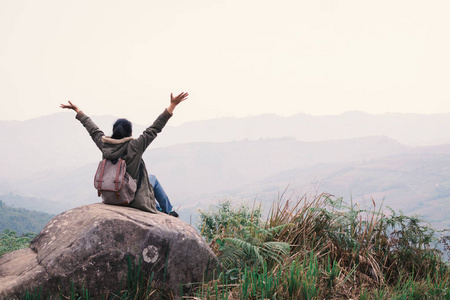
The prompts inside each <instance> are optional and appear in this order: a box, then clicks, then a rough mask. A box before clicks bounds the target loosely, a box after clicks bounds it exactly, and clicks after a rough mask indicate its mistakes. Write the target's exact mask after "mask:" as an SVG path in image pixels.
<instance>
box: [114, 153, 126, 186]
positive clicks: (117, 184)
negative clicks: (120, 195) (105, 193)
mask: <svg viewBox="0 0 450 300" xmlns="http://www.w3.org/2000/svg"><path fill="white" fill-rule="evenodd" d="M124 164H125V161H124V160H123V159H121V158H120V159H119V164H118V166H117V172H116V179H115V180H114V183H115V184H116V191H117V190H119V183H120V180H119V177H120V170H121V169H122V167H123V165H124Z"/></svg>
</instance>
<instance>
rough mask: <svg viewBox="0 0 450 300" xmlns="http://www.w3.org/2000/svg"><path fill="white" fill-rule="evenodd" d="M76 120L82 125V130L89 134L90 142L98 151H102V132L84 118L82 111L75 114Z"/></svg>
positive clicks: (88, 119)
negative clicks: (91, 141)
mask: <svg viewBox="0 0 450 300" xmlns="http://www.w3.org/2000/svg"><path fill="white" fill-rule="evenodd" d="M76 118H77V120H79V121H80V122H81V124H83V126H84V128H86V130H87V131H88V132H89V135H90V136H91V138H92V140H93V141H94V143H95V144H96V145H97V147H98V148H99V149H100V150H102V146H103V142H102V137H103V136H104V135H105V134H104V133H103V131H101V130H100V129H99V128H98V127H97V125H95V123H94V122H93V121H92V120H91V118H89V117H88V116H86V115H85V114H84V113H83V112H82V111H80V112H79V113H77V115H76Z"/></svg>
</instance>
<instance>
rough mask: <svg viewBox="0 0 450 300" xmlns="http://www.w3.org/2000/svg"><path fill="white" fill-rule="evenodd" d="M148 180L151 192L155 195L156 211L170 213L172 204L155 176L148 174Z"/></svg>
mask: <svg viewBox="0 0 450 300" xmlns="http://www.w3.org/2000/svg"><path fill="white" fill-rule="evenodd" d="M148 179H149V180H150V184H151V185H152V187H153V192H154V193H155V199H156V209H158V210H159V211H162V212H163V213H166V214H168V213H169V212H171V211H172V204H170V201H169V197H167V194H166V192H165V191H164V189H163V187H162V185H161V184H160V183H159V181H158V179H156V176H155V175H153V174H148Z"/></svg>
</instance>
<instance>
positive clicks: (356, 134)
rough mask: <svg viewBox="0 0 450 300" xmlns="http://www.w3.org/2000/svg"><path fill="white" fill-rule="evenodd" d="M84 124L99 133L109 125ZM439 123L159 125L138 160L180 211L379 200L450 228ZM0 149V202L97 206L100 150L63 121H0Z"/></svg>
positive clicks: (352, 116)
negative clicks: (306, 198)
mask: <svg viewBox="0 0 450 300" xmlns="http://www.w3.org/2000/svg"><path fill="white" fill-rule="evenodd" d="M155 117H156V116H155ZM93 119H94V121H95V122H96V123H98V125H99V126H100V127H101V128H104V130H105V133H106V134H109V133H110V132H108V130H110V127H111V124H112V123H113V122H114V120H115V117H111V116H104V117H93ZM152 119H153V118H152ZM449 123H450V115H412V114H408V115H394V114H387V115H369V114H365V113H359V112H352V113H346V114H342V115H338V116H314V117H313V116H306V115H295V116H292V117H279V116H275V115H263V116H259V117H251V118H240V119H237V118H224V119H216V120H209V121H199V122H191V123H186V124H183V125H181V126H178V127H170V126H168V127H167V128H165V129H164V131H163V133H162V134H161V135H160V136H159V137H158V138H157V139H156V140H155V142H154V143H153V144H152V145H150V148H149V149H148V150H147V152H146V154H145V155H144V159H145V161H146V164H147V167H148V168H149V171H150V172H151V173H154V174H156V175H157V176H158V178H159V179H160V182H161V184H162V185H163V186H164V188H165V189H166V191H167V193H168V194H169V197H170V198H171V200H172V202H173V204H174V205H175V207H177V208H179V210H180V211H185V212H187V213H192V212H193V211H195V209H196V208H198V207H205V205H208V204H209V203H213V202H215V201H217V200H218V199H224V198H232V199H237V200H238V199H243V200H253V199H255V198H256V199H257V200H261V201H263V202H265V203H272V202H273V200H274V199H276V197H277V195H278V193H281V192H283V191H284V190H285V189H287V192H288V193H290V195H294V194H295V195H302V194H304V193H316V192H329V193H332V194H335V195H336V196H344V197H345V198H346V199H348V200H350V197H352V198H353V199H354V200H355V201H363V200H368V199H370V197H374V199H375V200H376V201H377V202H381V201H382V200H383V199H385V201H384V204H385V205H389V206H392V207H394V208H396V209H402V210H404V211H405V212H406V213H408V212H414V213H418V214H424V215H426V216H427V217H429V218H431V219H432V220H433V221H437V223H436V224H439V225H442V224H448V222H445V220H450V209H448V208H447V207H448V205H446V201H447V200H448V198H447V194H446V193H447V192H446V191H447V189H448V188H447V187H448V186H449V181H450V173H448V172H447V171H448V170H447V169H446V166H449V165H450V155H449V154H450V140H449V139H450V135H446V132H445V131H446V128H448V127H449V125H450V124H449ZM169 124H170V123H169ZM143 128H144V127H143V126H140V125H135V126H134V129H133V132H134V133H135V134H136V135H137V134H138V133H139V132H140V131H142V130H143ZM379 133H383V134H379ZM0 141H1V142H2V144H3V145H4V147H1V148H0V154H2V157H4V158H7V159H4V160H3V161H2V164H0V195H5V197H4V202H7V203H8V204H9V203H13V204H14V206H15V207H25V208H30V209H39V208H42V209H45V211H47V212H51V213H59V212H62V211H64V210H67V209H70V208H73V207H76V206H80V205H83V204H89V203H94V202H99V201H100V198H98V197H97V195H96V192H95V190H94V188H93V174H94V172H95V169H96V165H97V163H98V161H99V160H100V152H99V150H98V149H97V148H96V146H95V145H94V143H93V142H92V140H91V139H90V138H89V136H88V134H87V132H86V130H85V129H84V128H83V127H82V126H81V125H80V124H79V122H78V121H77V120H75V119H74V116H73V114H68V113H60V114H55V115H51V116H47V117H42V118H38V119H33V120H30V121H25V122H0ZM428 144H431V146H424V145H428ZM417 145H421V146H417ZM14 197H19V198H17V199H15V198H14ZM37 206H39V207H37Z"/></svg>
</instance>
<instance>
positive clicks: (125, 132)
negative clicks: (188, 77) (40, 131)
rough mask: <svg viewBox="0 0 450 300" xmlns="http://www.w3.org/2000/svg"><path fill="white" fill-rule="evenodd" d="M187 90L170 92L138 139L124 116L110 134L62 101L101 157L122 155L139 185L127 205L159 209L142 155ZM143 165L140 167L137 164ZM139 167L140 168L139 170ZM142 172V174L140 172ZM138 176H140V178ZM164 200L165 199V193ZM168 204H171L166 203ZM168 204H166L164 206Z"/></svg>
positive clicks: (111, 157) (153, 209) (154, 211)
mask: <svg viewBox="0 0 450 300" xmlns="http://www.w3.org/2000/svg"><path fill="white" fill-rule="evenodd" d="M188 95H189V94H188V93H181V94H179V95H178V96H176V97H173V95H172V94H170V105H169V107H168V108H166V109H165V110H164V111H163V113H162V114H160V115H159V116H158V118H157V119H156V120H155V121H154V122H153V124H152V125H151V126H150V127H148V128H147V129H146V130H145V131H144V132H143V133H142V134H141V135H140V136H139V137H138V138H137V139H134V138H132V137H131V135H132V124H131V122H130V121H128V120H127V119H118V120H117V121H116V122H115V123H114V125H113V134H112V135H111V136H110V137H108V136H105V134H104V133H103V131H101V130H100V129H99V128H98V127H97V125H95V123H94V122H93V121H92V120H91V118H89V117H88V116H87V115H85V114H84V113H83V112H82V111H81V110H80V109H79V108H78V106H76V105H75V104H73V103H72V102H70V101H69V104H61V108H63V109H72V110H74V111H75V112H76V113H77V115H76V118H77V119H78V120H79V121H80V122H81V124H83V126H84V127H85V128H86V130H87V131H88V132H89V134H90V135H91V138H92V140H93V141H94V142H95V144H96V145H97V147H98V148H99V149H100V151H102V154H103V158H104V159H105V158H106V159H109V160H116V159H119V158H122V159H124V160H125V162H126V164H127V173H128V174H130V176H131V177H132V178H133V179H135V180H139V181H140V186H139V188H138V189H137V190H136V194H135V197H134V200H133V201H132V202H131V203H130V204H129V206H131V207H134V208H137V209H140V210H143V211H147V212H151V213H156V212H157V211H158V210H157V208H156V203H155V193H154V190H153V187H152V185H151V184H150V181H149V174H148V172H147V169H146V167H145V164H144V161H143V159H142V155H143V154H144V151H145V150H146V149H147V147H148V146H149V145H150V143H151V142H152V141H153V140H154V139H155V138H156V136H157V134H158V133H160V132H161V130H162V129H163V128H164V126H165V125H166V123H167V121H168V120H169V119H170V117H172V114H173V111H174V109H175V107H176V106H177V105H178V104H180V103H181V102H182V101H184V100H186V99H187V97H188ZM141 165H142V167H140V166H141ZM140 170H141V171H140ZM140 173H141V174H140ZM139 177H141V178H140V179H139ZM163 201H168V198H167V197H166V198H165V199H164V200H163ZM161 206H164V205H161ZM169 206H170V208H171V207H172V206H171V205H170V203H169ZM165 207H167V205H166V206H165ZM166 213H169V214H171V215H174V216H178V215H177V214H176V212H172V211H169V212H166Z"/></svg>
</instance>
